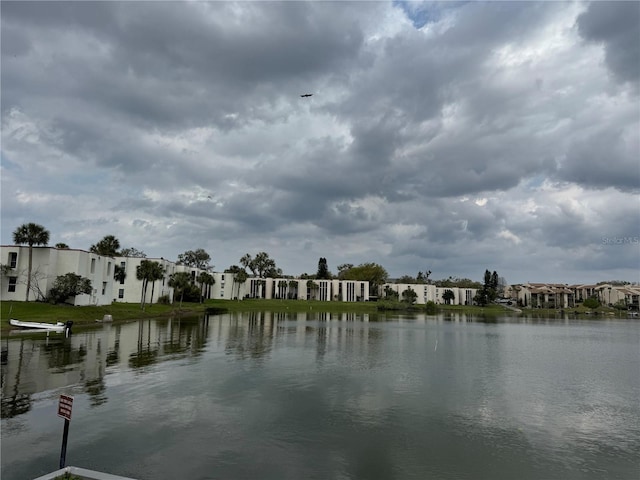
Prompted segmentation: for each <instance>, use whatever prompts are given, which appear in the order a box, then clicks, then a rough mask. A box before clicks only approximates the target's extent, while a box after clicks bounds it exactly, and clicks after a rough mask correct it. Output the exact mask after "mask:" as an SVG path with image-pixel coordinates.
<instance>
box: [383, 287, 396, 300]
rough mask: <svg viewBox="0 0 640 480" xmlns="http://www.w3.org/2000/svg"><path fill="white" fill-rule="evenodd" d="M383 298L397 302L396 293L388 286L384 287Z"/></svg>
mask: <svg viewBox="0 0 640 480" xmlns="http://www.w3.org/2000/svg"><path fill="white" fill-rule="evenodd" d="M384 296H385V298H388V299H389V300H398V292H396V291H395V290H394V289H393V288H391V287H390V286H389V285H385V287H384Z"/></svg>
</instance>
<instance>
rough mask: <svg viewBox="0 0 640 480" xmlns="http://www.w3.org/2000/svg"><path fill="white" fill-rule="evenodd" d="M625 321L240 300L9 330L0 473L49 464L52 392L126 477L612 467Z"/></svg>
mask: <svg viewBox="0 0 640 480" xmlns="http://www.w3.org/2000/svg"><path fill="white" fill-rule="evenodd" d="M637 325H638V324H637V323H632V322H626V323H625V322H618V323H615V321H611V322H609V321H599V322H593V321H591V322H582V321H575V320H571V319H556V320H553V319H541V318H535V317H521V318H517V319H513V318H511V319H509V318H507V317H495V316H494V317H492V318H491V319H489V320H488V319H478V318H474V317H471V316H467V315H465V314H456V313H453V314H451V313H447V314H442V315H429V316H428V315H420V314H411V315H389V314H375V315H361V314H353V313H351V314H346V313H345V314H335V313H327V312H317V311H307V312H300V313H293V312H279V313H271V312H253V313H250V314H249V313H246V314H238V313H232V314H231V313H230V314H223V315H216V316H213V317H204V318H188V319H158V320H151V321H150V320H144V321H140V322H131V323H126V324H115V325H114V324H110V325H107V324H105V325H100V326H97V327H96V328H95V329H92V330H87V331H76V332H74V335H73V336H72V337H71V338H69V339H63V338H55V337H52V338H50V339H49V340H46V339H45V338H44V337H37V336H31V337H21V338H11V339H9V341H7V342H5V346H6V347H7V348H6V349H7V361H6V364H5V365H3V369H2V399H3V404H2V415H3V423H2V426H3V459H5V458H6V459H7V460H6V465H5V463H4V461H3V478H4V476H5V475H6V476H7V479H8V480H15V479H20V478H34V477H36V476H37V475H33V474H32V473H33V467H32V465H38V466H39V467H38V468H40V466H42V465H49V463H51V462H50V460H51V459H50V458H47V455H48V454H47V453H46V452H48V451H53V452H55V450H57V449H59V430H58V429H57V428H54V427H52V426H51V425H52V424H53V422H48V421H47V420H46V419H44V417H45V416H46V415H49V413H48V412H49V409H48V407H51V406H52V405H53V399H54V398H55V397H56V396H57V395H58V393H65V392H68V391H71V392H73V393H74V394H75V395H76V396H77V398H78V403H77V408H78V411H75V410H74V422H75V423H74V427H73V428H74V435H77V437H75V438H76V441H77V444H78V445H82V449H77V450H76V451H74V458H78V457H80V460H84V461H86V462H87V463H91V464H92V465H96V466H97V467H98V469H104V470H109V471H113V469H115V468H122V470H121V471H119V472H113V473H119V474H127V475H128V476H132V477H134V478H214V477H215V478H262V479H278V480H282V479H283V478H345V479H346V478H352V479H366V480H377V479H382V480H388V479H391V478H449V479H450V478H491V479H496V480H498V479H499V480H503V479H511V478H519V479H538V478H548V479H561V478H562V479H567V478H589V479H595V478H624V476H625V475H624V474H628V473H629V472H632V471H634V472H635V471H637V467H638V462H637V451H638V448H640V423H639V422H640V421H639V420H638V418H640V415H638V413H640V412H639V411H638V405H637V398H638V393H639V392H640V387H639V385H638V384H639V382H638V377H637V371H638V367H639V366H640V361H639V358H638V350H637V345H638V344H639V342H640V329H639V328H638V326H637ZM3 340H4V339H3ZM43 403H45V404H46V405H44V406H45V407H47V408H43ZM75 408H76V406H74V409H75ZM45 411H46V412H45ZM45 414H46V415H45ZM76 414H77V415H76ZM43 419H44V420H43ZM56 420H57V419H56ZM56 427H57V425H56ZM7 432H8V433H7ZM52 432H54V433H52ZM5 435H7V437H5ZM47 442H48V444H47ZM35 444H37V445H38V446H39V447H47V448H38V449H33V448H30V447H31V446H32V445H35ZM51 445H54V446H53V448H51ZM105 445H108V448H105ZM26 450H28V451H29V456H28V457H27V456H21V455H20V454H19V453H20V452H24V451H26ZM36 450H37V451H36ZM79 450H81V451H79ZM131 452H136V454H135V456H134V455H131ZM54 455H55V453H54ZM23 457H24V458H23ZM49 457H51V455H49ZM114 458H117V459H118V462H114ZM175 458H181V459H184V461H182V462H175ZM53 460H54V463H55V460H56V458H54V459H53ZM7 465H8V467H9V468H7V469H5V468H4V467H5V466H7ZM634 468H635V469H636V470H633V469H634ZM596 469H600V472H599V473H598V474H590V472H596ZM616 472H618V473H620V475H618V476H617V477H616ZM626 477H627V478H628V477H629V475H626ZM631 478H633V477H631Z"/></svg>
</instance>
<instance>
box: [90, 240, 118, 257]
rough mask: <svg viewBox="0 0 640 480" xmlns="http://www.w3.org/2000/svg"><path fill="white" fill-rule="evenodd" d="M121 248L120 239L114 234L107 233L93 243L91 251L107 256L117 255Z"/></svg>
mask: <svg viewBox="0 0 640 480" xmlns="http://www.w3.org/2000/svg"><path fill="white" fill-rule="evenodd" d="M119 249H120V241H119V240H118V239H117V238H116V237H114V236H113V235H107V236H105V237H104V238H103V239H102V240H100V241H99V242H98V243H96V244H95V245H91V247H90V248H89V251H90V252H91V253H97V254H98V255H104V256H105V257H116V256H117V255H118V250H119Z"/></svg>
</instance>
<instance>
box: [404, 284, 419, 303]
mask: <svg viewBox="0 0 640 480" xmlns="http://www.w3.org/2000/svg"><path fill="white" fill-rule="evenodd" d="M417 299H418V294H417V293H416V292H415V290H413V289H412V288H411V287H407V289H406V290H405V291H404V292H402V301H403V302H405V303H408V304H409V305H413V304H414V303H416V300H417Z"/></svg>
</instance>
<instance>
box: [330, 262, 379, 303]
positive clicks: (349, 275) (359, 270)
mask: <svg viewBox="0 0 640 480" xmlns="http://www.w3.org/2000/svg"><path fill="white" fill-rule="evenodd" d="M347 265H348V264H347ZM340 267H343V269H342V270H341V269H340ZM338 270H339V272H340V273H339V276H338V278H340V279H341V280H360V281H366V282H369V292H370V294H371V295H375V296H378V295H379V294H380V292H379V290H380V287H381V286H382V285H384V283H385V282H386V281H387V278H389V274H388V273H387V271H386V270H385V269H384V268H383V267H382V266H381V265H378V264H377V263H362V264H360V265H358V266H357V267H354V266H351V267H347V266H346V265H340V266H338Z"/></svg>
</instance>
